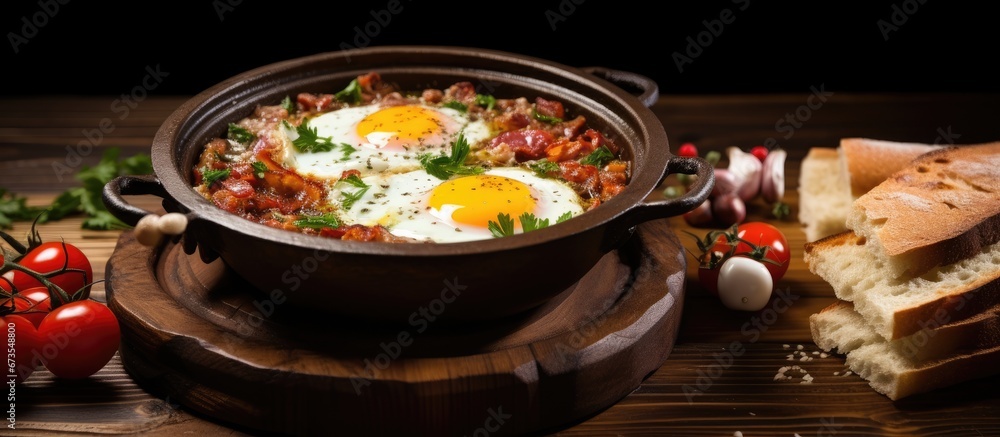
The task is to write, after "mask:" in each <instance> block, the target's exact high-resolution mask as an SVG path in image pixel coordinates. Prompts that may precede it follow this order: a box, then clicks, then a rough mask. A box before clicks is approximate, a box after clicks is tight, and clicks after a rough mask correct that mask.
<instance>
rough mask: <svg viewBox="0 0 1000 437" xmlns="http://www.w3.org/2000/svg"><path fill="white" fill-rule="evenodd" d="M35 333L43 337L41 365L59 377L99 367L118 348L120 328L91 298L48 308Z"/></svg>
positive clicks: (77, 375)
mask: <svg viewBox="0 0 1000 437" xmlns="http://www.w3.org/2000/svg"><path fill="white" fill-rule="evenodd" d="M38 333H39V334H40V335H41V337H42V338H43V339H44V340H45V344H44V345H43V347H42V349H41V351H42V358H43V359H44V363H45V367H46V368H47V369H49V371H50V372H52V374H53V375H55V376H58V377H60V378H67V379H79V378H86V377H88V376H90V375H93V374H95V373H97V371H98V370H101V368H102V367H104V365H105V364H107V363H108V361H111V357H113V356H114V355H115V352H116V351H117V350H118V343H119V341H120V340H121V330H120V328H119V326H118V319H117V318H116V317H115V314H114V313H112V312H111V310H110V309H108V307H107V306H105V305H103V304H101V303H98V302H95V301H92V300H80V301H75V302H70V303H68V304H65V305H63V306H61V307H59V308H56V309H54V310H52V312H50V313H49V315H47V316H45V319H43V320H42V324H41V326H39V328H38Z"/></svg>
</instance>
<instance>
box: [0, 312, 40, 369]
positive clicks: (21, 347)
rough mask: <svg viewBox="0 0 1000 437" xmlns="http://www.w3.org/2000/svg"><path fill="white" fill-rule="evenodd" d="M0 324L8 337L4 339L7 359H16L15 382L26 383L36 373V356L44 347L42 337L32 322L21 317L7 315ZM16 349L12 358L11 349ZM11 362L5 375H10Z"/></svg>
mask: <svg viewBox="0 0 1000 437" xmlns="http://www.w3.org/2000/svg"><path fill="white" fill-rule="evenodd" d="M0 324H2V326H3V327H4V331H5V332H6V333H7V335H6V336H5V337H4V344H6V347H5V348H4V350H6V351H7V353H6V355H7V358H8V359H10V358H13V359H14V363H13V364H14V372H15V373H14V375H15V376H14V380H15V381H17V382H21V381H24V380H25V379H28V377H29V376H31V374H32V373H34V372H35V367H36V364H37V363H35V356H36V355H37V352H38V350H39V349H40V348H41V345H42V337H41V335H40V334H39V333H38V331H37V330H36V329H35V325H33V324H32V323H31V321H30V320H28V319H25V318H24V317H21V316H19V315H13V314H10V315H6V316H3V317H0ZM11 346H13V347H14V351H13V353H14V356H13V357H11V356H10V354H11V351H10V347H11ZM9 366H10V362H9V361H7V364H6V365H5V366H4V368H5V369H4V374H5V375H10V373H9V372H10V367H9Z"/></svg>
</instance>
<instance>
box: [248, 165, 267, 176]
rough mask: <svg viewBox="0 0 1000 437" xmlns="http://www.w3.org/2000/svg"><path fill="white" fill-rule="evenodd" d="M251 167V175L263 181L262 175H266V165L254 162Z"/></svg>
mask: <svg viewBox="0 0 1000 437" xmlns="http://www.w3.org/2000/svg"><path fill="white" fill-rule="evenodd" d="M250 166H251V167H253V175H254V176H257V179H264V173H267V164H264V163H263V162H260V161H254V162H253V164H250Z"/></svg>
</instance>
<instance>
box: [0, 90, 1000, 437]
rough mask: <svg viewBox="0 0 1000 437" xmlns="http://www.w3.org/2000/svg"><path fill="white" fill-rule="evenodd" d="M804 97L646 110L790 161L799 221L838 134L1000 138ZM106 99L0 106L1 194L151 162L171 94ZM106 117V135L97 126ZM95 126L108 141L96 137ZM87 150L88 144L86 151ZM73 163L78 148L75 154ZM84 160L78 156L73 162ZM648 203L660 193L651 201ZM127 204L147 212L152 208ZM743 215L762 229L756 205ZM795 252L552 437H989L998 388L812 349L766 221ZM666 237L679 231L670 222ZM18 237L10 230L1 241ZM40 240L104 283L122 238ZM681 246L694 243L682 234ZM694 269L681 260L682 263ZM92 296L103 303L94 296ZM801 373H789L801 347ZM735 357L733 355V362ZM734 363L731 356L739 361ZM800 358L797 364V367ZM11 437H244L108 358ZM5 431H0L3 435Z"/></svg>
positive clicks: (76, 235) (967, 115)
mask: <svg viewBox="0 0 1000 437" xmlns="http://www.w3.org/2000/svg"><path fill="white" fill-rule="evenodd" d="M820 89H822V86H821V85H817V87H816V89H814V90H804V91H803V93H802V94H789V95H719V96H663V97H661V99H660V101H659V103H658V104H657V105H655V106H654V108H653V110H654V111H655V112H656V114H657V115H658V116H659V118H660V119H661V120H662V122H663V124H664V126H665V128H666V131H667V133H668V135H669V137H670V142H671V145H672V147H673V148H674V149H676V147H677V145H679V144H681V143H682V142H685V141H692V142H695V143H696V144H697V145H698V146H699V148H700V149H701V150H702V152H705V151H708V150H719V151H722V150H724V149H725V148H726V147H728V146H739V147H743V148H749V147H750V146H753V145H756V144H762V143H766V142H767V141H768V139H772V140H773V141H776V142H777V143H778V144H780V145H781V146H782V147H784V148H785V149H787V150H788V152H789V159H788V162H787V179H786V186H787V195H786V201H787V202H789V203H790V204H791V205H792V211H793V214H794V213H795V212H796V211H797V210H796V206H797V195H796V192H795V188H796V185H797V181H798V175H799V172H798V167H799V163H800V162H801V159H802V157H803V156H804V155H805V153H806V151H807V150H808V148H809V147H813V146H828V147H829V146H836V145H837V142H838V140H839V139H840V138H843V137H852V136H856V137H870V138H878V139H886V140H899V141H914V142H925V143H934V142H938V143H975V142H984V141H992V140H997V139H1000V124H998V123H996V119H997V115H998V111H997V109H996V108H995V106H994V104H995V102H996V101H997V100H998V96H996V95H951V94H946V95H941V94H935V95H911V94H907V95H859V94H848V93H839V92H835V91H834V92H832V93H831V91H830V90H826V94H822V93H819V94H817V92H818V90H820ZM115 99H116V97H114V96H107V97H73V96H39V97H36V98H17V99H4V100H3V101H0V187H3V188H6V189H8V190H11V191H13V192H16V193H19V194H22V195H26V196H27V197H28V199H29V203H30V204H34V205H44V204H47V203H48V202H50V201H51V200H52V199H53V198H54V196H55V195H57V194H58V193H59V192H61V191H62V190H64V189H67V188H69V187H72V186H74V184H75V180H74V179H73V178H72V177H71V175H69V174H66V175H63V176H61V177H59V176H58V175H57V172H56V171H55V170H54V167H53V165H54V164H61V165H67V166H69V168H71V169H76V170H78V169H79V168H80V167H81V166H83V165H91V164H93V163H95V162H97V160H98V159H99V158H100V155H101V151H102V150H103V149H104V148H106V147H120V148H121V149H122V152H123V155H126V156H127V155H130V154H133V153H137V152H148V150H149V144H150V142H151V138H152V137H153V135H154V133H155V132H156V130H157V128H158V126H159V125H160V123H161V121H162V120H163V119H164V118H165V117H166V116H167V115H168V114H169V113H170V112H171V111H172V110H173V109H174V108H176V107H177V106H178V105H179V104H180V103H182V102H183V101H184V98H182V97H151V98H148V99H146V100H144V101H141V102H139V103H138V104H137V105H136V107H135V108H133V109H132V110H131V111H130V112H128V114H127V116H125V117H124V118H119V116H120V115H122V114H121V113H120V112H113V110H112V109H113V107H112V102H113V101H114V100H115ZM103 119H107V120H109V121H110V124H108V122H107V121H105V122H104V124H103V125H102V120H103ZM102 126H103V131H102V130H101V129H102ZM90 145H93V147H92V148H91V147H89V146H90ZM72 151H76V152H75V153H74V152H72ZM80 155H82V156H80ZM657 195H658V194H657ZM133 201H134V202H135V203H136V204H137V205H140V206H144V207H146V208H148V209H156V208H158V207H159V201H158V199H155V198H145V197H139V198H135V199H133ZM750 214H751V215H750V219H756V218H764V217H765V215H766V211H765V210H764V207H763V205H762V204H754V205H753V206H751V213H750ZM775 223H776V224H778V225H779V226H780V227H781V229H782V230H783V231H784V232H785V233H786V235H787V237H788V239H789V242H790V245H791V247H792V248H793V251H794V252H793V262H792V265H791V267H790V269H789V272H788V274H787V276H786V277H785V278H784V279H783V280H781V281H780V282H779V283H778V284H777V287H778V288H780V289H782V290H787V292H788V293H789V295H790V296H792V297H793V301H792V304H791V305H790V306H789V307H788V309H787V311H784V312H781V313H780V314H776V316H775V317H773V318H771V319H765V320H763V321H762V320H761V318H760V314H754V313H740V312H734V311H730V310H727V309H725V308H724V307H723V306H722V305H721V304H720V303H718V302H717V301H716V300H715V299H713V298H711V297H709V296H707V295H706V294H705V293H704V292H703V291H702V290H701V289H700V288H699V287H698V285H697V282H695V281H694V280H695V278H696V276H695V274H694V273H695V272H694V268H695V266H694V265H693V263H689V266H688V279H689V284H690V285H689V289H688V291H687V298H686V300H685V307H684V315H683V319H682V327H681V331H680V334H679V338H678V339H677V344H676V346H675V348H674V350H673V353H672V354H671V356H670V358H669V359H668V360H667V362H666V363H665V364H664V365H663V366H662V368H660V369H659V371H657V372H655V373H653V374H652V375H650V376H649V377H648V378H647V379H646V381H645V382H644V383H643V384H642V385H641V386H640V387H639V388H638V389H636V390H635V391H634V392H633V393H632V394H630V395H629V396H627V397H625V398H624V399H622V400H621V401H620V402H618V403H617V404H615V405H613V406H611V407H610V408H607V409H606V410H604V411H602V412H600V413H598V414H596V415H594V416H592V417H589V418H585V419H583V420H579V421H577V422H575V423H569V424H567V425H566V426H565V427H564V428H561V429H555V430H551V431H550V433H551V434H557V435H713V436H723V435H734V434H735V433H737V432H741V433H742V434H743V435H746V436H755V435H785V436H792V435H796V434H798V435H802V436H807V435H835V434H839V435H998V434H1000V399H998V397H997V396H996V393H997V392H998V391H1000V377H995V378H989V379H985V380H980V381H975V382H970V383H967V384H962V385H960V386H956V387H953V388H949V389H944V390H940V391H937V392H934V393H932V394H927V395H920V396H915V397H912V398H909V399H905V400H902V401H899V402H891V401H889V400H888V399H887V398H885V397H883V396H881V395H879V394H877V393H875V392H874V391H873V390H871V389H870V388H869V386H868V384H867V383H866V382H865V381H863V380H861V379H860V378H858V377H857V376H856V375H847V376H845V372H844V371H845V370H846V369H845V366H844V361H843V358H842V357H839V356H837V355H831V356H828V357H825V358H823V357H822V356H821V355H818V353H817V351H818V349H817V348H816V346H815V345H814V344H813V343H812V341H811V338H810V334H809V329H808V321H807V319H808V316H809V315H810V314H812V313H815V312H817V311H819V310H820V309H821V308H823V307H825V306H826V305H828V304H830V303H831V302H833V300H834V299H833V297H832V290H831V289H830V287H829V286H828V285H827V284H825V283H824V282H822V281H821V280H819V278H818V277H816V276H814V275H812V274H810V273H809V272H808V270H806V267H805V265H804V263H803V262H802V259H801V248H802V245H803V243H804V241H805V240H804V234H803V233H802V231H801V230H800V228H799V226H798V225H797V223H796V222H795V221H794V220H789V221H784V222H778V221H775ZM670 224H671V225H672V226H673V229H674V230H675V231H679V230H681V229H689V228H688V227H687V226H686V225H685V224H684V222H683V220H681V219H679V218H676V219H671V220H670ZM26 229H27V225H26V224H24V223H18V224H17V226H15V228H14V229H13V231H12V233H13V234H14V235H16V236H20V235H23V233H24V231H25V230H26ZM40 231H41V232H42V234H43V236H47V237H48V238H57V237H61V238H64V239H65V240H66V241H68V242H72V243H74V244H77V245H79V246H80V247H81V248H82V250H83V251H84V252H85V253H86V254H87V255H88V256H89V257H90V258H91V259H92V260H93V263H94V270H95V276H96V277H97V278H102V277H104V270H105V263H106V262H107V259H108V257H109V256H110V255H111V254H112V252H113V251H114V249H115V244H116V242H117V240H118V235H119V233H118V232H114V231H87V230H81V229H80V219H66V220H63V221H59V222H55V223H51V224H46V225H44V226H42V227H41V228H40ZM681 238H682V241H683V242H684V244H685V245H686V246H688V247H689V248H693V247H694V246H693V244H692V240H691V239H690V238H688V237H685V236H681ZM689 259H690V258H689ZM94 296H95V297H96V298H97V299H99V300H103V299H104V289H103V286H102V285H97V286H96V291H95V293H94ZM800 347H801V351H803V352H804V353H805V355H807V356H809V357H811V358H813V359H812V360H811V361H802V362H800V361H796V362H795V363H792V362H789V361H788V358H787V356H788V355H789V354H792V353H793V352H795V351H797V350H798V349H799V348H800ZM734 351H744V352H742V353H736V352H734ZM737 355H738V356H737ZM800 356H801V355H800V354H796V355H795V358H796V359H799V358H800ZM786 365H799V366H801V367H802V368H803V369H805V370H807V371H808V373H809V374H810V375H811V376H812V377H813V378H814V379H813V381H812V383H811V384H803V383H801V382H802V379H801V378H795V379H793V380H782V381H776V380H775V378H774V377H775V375H776V374H777V373H778V371H779V369H780V368H781V367H782V366H786ZM16 419H17V431H16V432H17V434H18V435H38V434H48V433H73V434H134V433H141V434H144V435H179V434H188V433H190V434H196V435H206V434H208V435H210V434H237V435H244V434H253V431H252V430H245V429H237V428H234V427H231V426H229V425H227V424H225V423H221V422H218V421H215V420H212V419H210V418H205V417H201V416H199V415H197V414H194V413H192V412H190V411H188V410H186V409H185V408H184V407H183V406H181V405H178V404H177V403H176V402H175V401H172V400H171V399H164V398H158V397H155V396H153V395H150V394H149V393H147V392H146V391H144V390H143V389H142V388H140V387H139V386H138V385H137V384H136V383H135V382H134V381H133V380H132V379H131V378H130V377H129V375H128V374H127V373H126V372H125V371H124V369H123V367H122V365H121V362H120V360H118V358H117V357H116V358H115V359H114V360H113V361H112V362H111V363H110V364H109V365H108V366H107V367H105V368H104V369H103V370H101V371H100V372H99V373H98V374H97V375H95V376H94V377H92V378H90V379H89V380H84V381H75V382H67V381H56V380H54V378H53V377H52V376H51V375H50V374H48V373H47V372H45V371H39V372H36V373H35V375H33V376H32V377H31V378H30V379H29V380H28V381H27V382H26V383H25V384H23V385H22V386H21V388H20V389H19V391H18V393H17V415H16ZM9 431H10V430H9V429H6V428H5V429H3V432H0V434H4V435H8V432H9Z"/></svg>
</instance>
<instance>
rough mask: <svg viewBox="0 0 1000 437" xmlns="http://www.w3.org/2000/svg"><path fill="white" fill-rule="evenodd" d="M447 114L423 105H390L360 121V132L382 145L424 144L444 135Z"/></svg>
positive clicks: (378, 145) (361, 134)
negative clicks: (444, 114)
mask: <svg viewBox="0 0 1000 437" xmlns="http://www.w3.org/2000/svg"><path fill="white" fill-rule="evenodd" d="M443 117H444V116H443V115H442V114H441V113H439V112H437V111H434V110H433V109H429V108H424V107H420V106H413V105H403V106H390V107H388V108H383V109H380V110H378V111H375V112H373V113H371V114H368V116H367V117H365V118H364V119H362V120H361V121H360V122H358V126H357V133H358V135H359V136H361V137H362V138H365V139H366V140H368V142H370V143H371V144H373V145H375V146H377V147H379V148H382V147H386V146H413V145H420V144H422V143H424V142H427V141H431V140H434V139H436V138H440V136H441V131H442V130H443V129H442V127H443V126H444V122H443V120H442V118H443Z"/></svg>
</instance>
